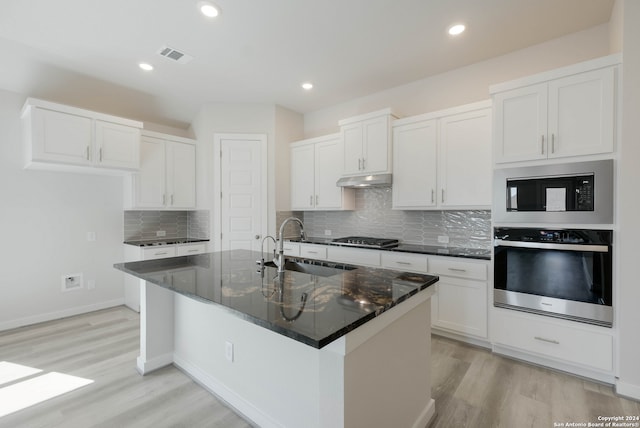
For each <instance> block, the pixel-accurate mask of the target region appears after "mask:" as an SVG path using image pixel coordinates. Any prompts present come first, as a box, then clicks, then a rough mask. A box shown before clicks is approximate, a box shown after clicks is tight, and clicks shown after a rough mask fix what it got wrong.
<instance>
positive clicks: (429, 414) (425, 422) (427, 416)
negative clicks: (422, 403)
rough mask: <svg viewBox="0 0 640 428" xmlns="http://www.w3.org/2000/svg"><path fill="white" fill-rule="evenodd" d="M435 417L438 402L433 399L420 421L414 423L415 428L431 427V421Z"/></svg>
mask: <svg viewBox="0 0 640 428" xmlns="http://www.w3.org/2000/svg"><path fill="white" fill-rule="evenodd" d="M435 415H436V402H435V400H434V399H433V398H432V399H431V400H429V403H427V407H425V408H424V410H423V411H422V414H421V415H420V417H419V418H418V420H417V421H415V422H414V423H413V428H422V427H426V426H429V424H430V423H431V420H432V419H433V417H434V416H435Z"/></svg>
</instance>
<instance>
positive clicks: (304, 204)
mask: <svg viewBox="0 0 640 428" xmlns="http://www.w3.org/2000/svg"><path fill="white" fill-rule="evenodd" d="M314 156H315V155H314V146H313V145H312V144H309V145H305V146H298V147H293V148H292V149H291V209H293V210H308V209H312V208H313V207H314V202H315V200H314V199H315V198H314V194H315V189H314V169H313V168H314ZM338 168H340V165H339V166H338ZM334 184H335V183H334Z"/></svg>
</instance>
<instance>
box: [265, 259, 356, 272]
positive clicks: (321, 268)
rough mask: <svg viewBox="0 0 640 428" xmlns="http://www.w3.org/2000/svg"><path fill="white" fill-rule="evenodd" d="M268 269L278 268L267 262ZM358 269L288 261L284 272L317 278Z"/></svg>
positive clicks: (337, 265)
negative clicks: (315, 276) (306, 274)
mask: <svg viewBox="0 0 640 428" xmlns="http://www.w3.org/2000/svg"><path fill="white" fill-rule="evenodd" d="M264 265H265V266H266V267H272V268H276V269H277V268H278V266H276V264H275V263H274V262H272V261H271V262H265V263H264ZM353 269H356V267H354V266H347V265H339V264H334V265H333V266H326V265H318V264H310V263H303V262H298V261H293V260H287V261H286V262H285V264H284V270H289V271H294V272H302V273H308V274H310V275H317V276H333V275H339V274H341V273H344V272H345V271H350V270H353Z"/></svg>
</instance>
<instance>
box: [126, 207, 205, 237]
mask: <svg viewBox="0 0 640 428" xmlns="http://www.w3.org/2000/svg"><path fill="white" fill-rule="evenodd" d="M158 231H164V232H165V235H164V236H163V238H167V239H172V238H199V239H209V211H125V212H124V240H125V241H137V240H145V239H158V235H157V233H156V232H158Z"/></svg>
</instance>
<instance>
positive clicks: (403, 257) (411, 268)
mask: <svg viewBox="0 0 640 428" xmlns="http://www.w3.org/2000/svg"><path fill="white" fill-rule="evenodd" d="M380 256H381V266H382V267H383V268H385V269H395V270H402V271H407V272H419V273H428V272H429V270H428V269H427V256H426V255H424V254H414V253H401V252H396V251H382V252H381V254H380Z"/></svg>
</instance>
